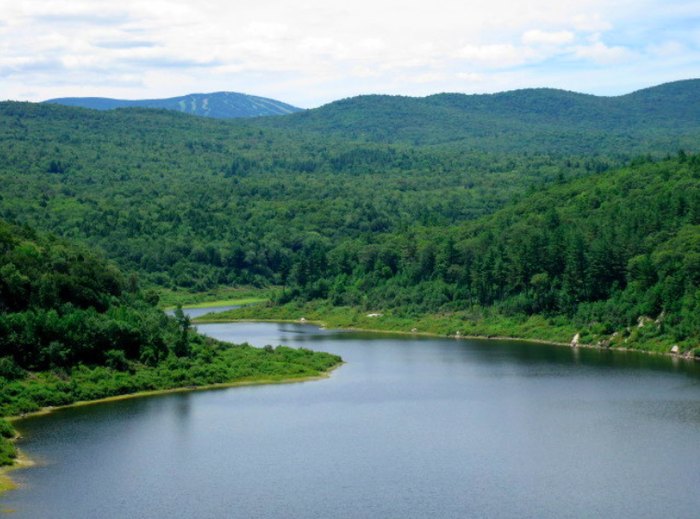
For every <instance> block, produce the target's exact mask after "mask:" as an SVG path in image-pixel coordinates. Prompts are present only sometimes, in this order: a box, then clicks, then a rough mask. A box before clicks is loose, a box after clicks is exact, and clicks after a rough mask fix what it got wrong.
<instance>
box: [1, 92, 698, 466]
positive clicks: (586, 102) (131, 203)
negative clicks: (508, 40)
mask: <svg viewBox="0 0 700 519" xmlns="http://www.w3.org/2000/svg"><path fill="white" fill-rule="evenodd" d="M699 97H700V82H698V81H697V80H693V81H683V82H677V83H672V84H667V85H661V86H659V87H655V88H651V89H646V90H643V91H639V92H635V93H633V94H629V95H626V96H620V97H615V98H599V97H595V96H586V95H581V94H574V93H571V92H564V91H556V90H548V89H536V90H523V91H515V92H509V93H504V94H494V95H488V96H461V95H448V94H442V95H438V96H430V97H427V98H419V99H417V98H403V97H390V96H363V97H359V98H353V99H347V100H343V101H338V102H336V103H331V104H329V105H327V106H324V107H321V108H319V109H315V110H308V111H303V112H300V113H296V114H292V115H289V116H282V117H276V118H260V119H251V120H227V121H224V120H214V119H206V118H199V117H194V116H189V115H185V114H180V113H175V112H169V111H165V110H152V109H141V108H128V109H117V110H114V111H108V112H101V111H95V110H88V109H83V108H76V107H64V106H56V105H47V104H32V103H14V102H5V103H0V182H2V186H3V187H2V191H0V218H2V219H3V220H4V222H3V223H0V247H2V248H1V249H0V272H1V276H0V382H2V383H1V384H0V415H4V416H12V415H17V414H21V413H26V412H31V411H34V410H37V409H39V408H41V407H45V406H54V405H63V404H67V403H71V402H76V401H79V400H90V399H96V398H102V397H106V396H113V395H120V394H126V393H132V392H136V391H144V390H152V389H167V388H175V387H182V386H193V385H207V384H215V383H222V382H230V381H234V380H246V379H253V378H272V379H275V378H277V379H279V378H289V377H292V378H293V377H302V376H310V375H317V374H319V373H322V372H324V371H326V370H328V369H329V368H331V367H332V366H334V365H335V364H337V363H338V362H339V359H338V358H337V357H333V356H330V355H327V354H314V353H311V352H308V351H304V350H289V349H287V348H267V349H264V350H263V349H255V348H251V347H248V346H246V345H242V346H230V345H225V344H222V343H218V342H216V341H213V340H211V339H207V338H204V337H202V336H200V335H197V334H196V333H195V332H194V331H193V329H192V323H190V321H189V319H188V318H187V317H186V316H185V315H184V314H182V313H181V312H178V313H176V316H175V317H167V316H166V315H165V314H164V313H163V312H162V311H161V310H160V309H159V294H167V295H168V296H167V297H168V300H175V301H178V302H181V301H187V300H188V298H189V297H192V299H193V300H194V299H196V298H197V295H196V294H197V293H201V292H203V291H212V290H213V291H216V290H222V291H226V290H232V289H234V288H240V287H245V288H246V290H247V291H246V292H245V294H246V295H247V297H252V298H253V299H255V298H256V289H264V291H263V292H261V293H260V294H265V297H267V295H269V294H274V296H273V298H272V301H271V302H270V303H268V304H266V305H259V306H254V307H248V308H244V309H240V310H237V311H234V312H232V313H230V314H228V317H229V318H238V317H247V318H254V317H258V318H263V317H266V318H291V319H298V318H299V316H300V315H306V316H307V317H308V318H314V319H318V320H325V322H329V323H331V324H337V325H342V326H356V327H368V328H370V327H371V328H378V329H390V330H400V331H408V330H411V329H413V328H416V329H417V328H420V329H421V331H426V332H428V331H430V332H434V333H440V334H448V335H454V334H457V333H458V332H459V333H461V334H474V335H486V336H489V335H507V336H514V337H526V338H531V339H546V340H553V341H556V342H569V341H570V340H571V338H572V336H573V335H574V334H578V335H579V340H580V342H581V343H582V344H594V345H599V346H612V347H620V348H633V349H643V350H655V351H660V352H670V351H674V352H676V351H677V352H678V353H679V354H687V355H689V356H692V355H700V350H699V349H698V347H699V345H700V157H699V156H698V155H697V151H698V150H697V142H698V138H700V116H699V114H698V113H697V110H698V106H700V104H699V103H698V102H697V101H698V99H699ZM241 293H243V292H241ZM370 312H373V313H378V314H381V316H380V317H377V318H373V319H372V320H370V319H367V318H366V314H367V313H370ZM12 434H13V432H12V430H11V427H9V426H8V425H6V424H4V423H0V436H2V437H9V436H12ZM0 445H1V446H2V447H1V449H2V450H0V463H8V462H9V460H10V459H11V456H12V455H13V450H12V446H11V444H10V443H8V442H5V441H3V442H0Z"/></svg>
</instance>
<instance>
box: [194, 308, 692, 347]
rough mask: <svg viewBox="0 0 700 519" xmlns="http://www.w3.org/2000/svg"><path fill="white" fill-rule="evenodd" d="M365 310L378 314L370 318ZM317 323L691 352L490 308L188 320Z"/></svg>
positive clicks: (248, 313)
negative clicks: (578, 335)
mask: <svg viewBox="0 0 700 519" xmlns="http://www.w3.org/2000/svg"><path fill="white" fill-rule="evenodd" d="M370 314H381V315H380V316H374V317H370ZM302 318H303V319H305V320H306V321H307V322H312V323H316V324H320V325H323V326H326V327H330V328H348V329H356V330H371V331H382V332H398V333H415V334H426V335H436V336H452V337H454V336H458V335H459V336H461V337H485V338H511V339H523V340H528V341H535V342H546V343H551V344H562V345H564V344H566V345H568V344H570V342H571V340H572V339H573V337H574V335H576V334H577V333H578V334H580V341H581V345H587V346H598V345H604V344H607V345H609V347H611V348H617V349H624V350H638V351H645V352H656V353H669V352H670V351H671V348H672V346H673V345H674V344H678V345H679V347H680V349H681V352H685V351H690V350H692V346H693V345H690V344H685V343H681V342H674V341H673V339H672V338H671V337H668V336H666V335H664V334H662V333H660V331H659V330H658V329H657V328H656V327H655V326H651V325H649V326H647V327H645V328H644V329H641V330H640V329H637V328H632V329H631V330H630V331H627V330H621V331H619V333H617V334H616V335H615V336H612V335H610V334H609V333H603V332H602V331H601V330H598V329H597V328H596V326H590V327H581V326H577V325H576V324H575V323H573V322H571V321H569V320H568V319H566V318H564V317H551V318H550V317H546V316H542V315H532V316H507V315H503V314H500V313H497V312H495V311H493V310H489V309H483V308H474V309H469V310H461V311H456V312H443V313H436V314H418V315H406V314H403V313H400V312H397V311H394V310H386V311H385V310H382V309H373V310H360V309H358V308H353V307H335V306H332V305H329V304H328V303H326V302H323V301H321V302H310V303H303V304H302V303H294V302H293V303H289V304H286V305H282V306H274V305H272V304H267V305H256V306H254V307H246V308H237V309H233V310H229V311H226V312H221V313H215V314H207V315H204V316H201V317H199V318H197V319H195V320H194V322H199V323H204V322H224V321H235V320H263V321H279V320H282V321H296V322H299V321H300V320H301V319H302Z"/></svg>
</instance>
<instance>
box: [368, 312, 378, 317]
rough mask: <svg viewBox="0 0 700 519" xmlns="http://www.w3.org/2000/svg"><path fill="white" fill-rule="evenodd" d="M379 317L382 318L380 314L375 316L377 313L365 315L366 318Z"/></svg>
mask: <svg viewBox="0 0 700 519" xmlns="http://www.w3.org/2000/svg"><path fill="white" fill-rule="evenodd" d="M381 316H382V314H377V313H374V314H367V317H381Z"/></svg>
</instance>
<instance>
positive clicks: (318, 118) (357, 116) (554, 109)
mask: <svg viewBox="0 0 700 519" xmlns="http://www.w3.org/2000/svg"><path fill="white" fill-rule="evenodd" d="M259 125H260V126H268V127H277V128H287V129H295V130H298V131H307V132H314V133H319V134H323V135H333V134H335V135H343V136H346V137H352V138H357V139H364V140H369V141H375V142H376V141H381V142H404V143H410V144H414V145H423V144H428V145H435V144H444V143H459V144H460V145H461V146H464V147H466V148H468V149H482V150H483V149H487V150H493V151H499V152H500V151H512V150H514V149H517V148H522V149H523V150H526V149H529V150H539V151H552V150H556V151H557V152H585V153H600V152H601V151H603V152H606V151H612V150H614V149H626V150H628V151H631V150H637V151H642V150H641V148H642V147H644V146H649V145H650V144H652V145H653V146H657V145H658V146H660V147H663V148H670V149H672V148H673V147H692V146H694V139H695V137H696V136H697V135H698V131H699V130H700V80H699V79H691V80H685V81H678V82H674V83H667V84H663V85H659V86H656V87H652V88H647V89H644V90H640V91H637V92H633V93H631V94H627V95H622V96H617V97H600V96H593V95H587V94H579V93H575V92H568V91H564V90H555V89H549V88H538V89H524V90H515V91H511V92H502V93H497V94H479V95H465V94H436V95H432V96H428V97H422V98H412V97H403V96H385V95H368V96H359V97H354V98H349V99H344V100H341V101H336V102H333V103H330V104H328V105H325V106H322V107H320V108H318V109H314V110H306V111H304V112H301V113H298V114H294V115H292V116H290V117H284V118H280V119H275V120H265V121H259ZM688 132H691V133H692V134H693V136H694V137H693V138H690V139H687V138H684V137H683V136H684V135H687V134H688ZM640 145H642V146H640Z"/></svg>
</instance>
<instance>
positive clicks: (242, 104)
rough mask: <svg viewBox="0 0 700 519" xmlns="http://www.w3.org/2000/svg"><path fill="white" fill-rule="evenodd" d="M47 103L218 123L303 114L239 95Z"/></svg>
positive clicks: (68, 99) (78, 99)
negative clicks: (149, 111)
mask: <svg viewBox="0 0 700 519" xmlns="http://www.w3.org/2000/svg"><path fill="white" fill-rule="evenodd" d="M45 102H46V103H51V104H59V105H65V106H79V107H82V108H91V109H94V110H113V109H115V108H158V109H163V110H174V111H177V112H183V113H186V114H191V115H199V116H203V117H213V118H217V119H233V118H245V117H261V116H270V115H284V114H291V113H295V112H298V111H300V110H301V109H300V108H297V107H295V106H292V105H289V104H287V103H283V102H281V101H276V100H274V99H268V98H265V97H257V96H251V95H246V94H239V93H236V92H215V93H211V94H189V95H185V96H181V97H172V98H168V99H145V100H124V99H110V98H105V97H64V98H59V99H49V100H48V101H45Z"/></svg>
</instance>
